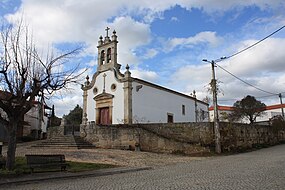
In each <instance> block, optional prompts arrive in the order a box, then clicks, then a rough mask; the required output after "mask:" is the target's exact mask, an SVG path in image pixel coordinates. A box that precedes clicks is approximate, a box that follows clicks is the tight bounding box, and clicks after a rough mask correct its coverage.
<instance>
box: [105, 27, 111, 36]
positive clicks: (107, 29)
mask: <svg viewBox="0 0 285 190" xmlns="http://www.w3.org/2000/svg"><path fill="white" fill-rule="evenodd" d="M105 30H106V32H107V37H108V31H109V30H110V28H109V27H108V26H107V28H106V29H105Z"/></svg>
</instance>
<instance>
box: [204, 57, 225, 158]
mask: <svg viewBox="0 0 285 190" xmlns="http://www.w3.org/2000/svg"><path fill="white" fill-rule="evenodd" d="M203 61H204V62H208V63H211V65H212V81H211V88H212V91H213V104H214V129H215V130H214V131H215V151H216V153H218V154H220V153H221V134H220V124H219V114H218V99H217V81H216V77H215V61H208V60H207V59H203Z"/></svg>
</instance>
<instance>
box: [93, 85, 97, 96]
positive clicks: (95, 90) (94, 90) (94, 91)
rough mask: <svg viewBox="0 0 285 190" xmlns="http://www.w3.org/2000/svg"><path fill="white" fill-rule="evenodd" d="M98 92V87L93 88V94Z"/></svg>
mask: <svg viewBox="0 0 285 190" xmlns="http://www.w3.org/2000/svg"><path fill="white" fill-rule="evenodd" d="M97 93H98V88H97V87H95V88H94V89H93V94H94V95H95V94H97Z"/></svg>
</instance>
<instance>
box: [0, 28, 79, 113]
mask: <svg viewBox="0 0 285 190" xmlns="http://www.w3.org/2000/svg"><path fill="white" fill-rule="evenodd" d="M0 45H1V46H2V47H3V56H2V57H1V65H0V84H1V86H0V93H2V92H5V93H6V92H7V93H9V94H10V96H9V98H5V99H0V101H1V103H0V108H3V110H4V111H5V112H12V111H13V110H14V113H15V111H16V112H18V111H20V112H19V113H21V114H23V113H26V112H27V111H28V110H29V109H30V108H31V107H32V105H33V101H35V99H36V98H37V97H39V96H44V95H43V93H46V92H47V93H48V94H47V95H51V94H53V93H54V92H55V91H58V90H61V89H64V88H67V86H68V85H69V84H70V83H76V82H77V80H78V77H79V76H80V75H81V74H82V73H78V70H79V68H80V66H79V64H75V66H74V64H69V65H68V64H67V63H69V61H70V59H71V58H72V56H75V55H76V54H77V53H78V52H79V51H80V49H79V48H78V49H74V50H72V51H69V52H65V53H62V54H59V55H58V56H54V54H53V53H50V54H49V52H50V51H48V54H47V55H46V58H45V59H42V57H41V56H40V55H39V54H38V51H37V49H36V48H35V44H34V43H33V40H32V38H30V35H29V33H28V29H27V28H26V27H23V25H22V23H20V24H19V25H18V26H17V28H12V27H7V28H6V29H5V30H1V42H0ZM51 52H52V51H51ZM45 96H46V95H45ZM8 107H9V109H7V108H8ZM15 109H17V110H15ZM7 114H8V115H11V114H9V113H7Z"/></svg>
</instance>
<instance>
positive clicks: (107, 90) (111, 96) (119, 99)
mask: <svg viewBox="0 0 285 190" xmlns="http://www.w3.org/2000/svg"><path fill="white" fill-rule="evenodd" d="M117 44H118V41H117V35H116V32H115V31H114V32H113V33H112V36H110V37H109V36H108V28H107V35H106V36H105V37H104V38H103V37H102V36H100V38H99V41H98V46H97V48H98V66H97V71H96V72H95V73H94V75H93V76H92V78H89V77H88V76H87V77H86V81H85V83H84V85H82V88H81V89H82V90H83V119H82V124H83V125H86V124H88V123H89V122H95V123H96V124H99V125H110V124H133V123H171V122H195V121H208V104H207V103H205V102H203V101H200V100H197V99H196V98H195V97H192V96H188V95H185V94H182V93H180V92H176V91H173V90H170V89H168V88H165V87H162V86H159V85H156V84H153V83H150V82H147V81H144V80H141V79H138V78H134V77H132V76H131V72H130V71H129V66H128V65H127V66H126V71H125V72H124V73H121V71H120V68H121V65H120V64H118V62H117Z"/></svg>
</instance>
